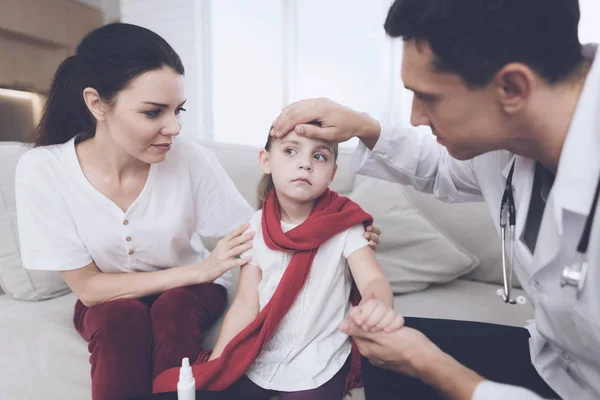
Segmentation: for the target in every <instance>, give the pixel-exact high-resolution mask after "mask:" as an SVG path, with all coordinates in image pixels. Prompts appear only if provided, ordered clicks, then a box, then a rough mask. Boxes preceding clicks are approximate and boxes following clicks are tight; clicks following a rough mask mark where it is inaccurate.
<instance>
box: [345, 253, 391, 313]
mask: <svg viewBox="0 0 600 400" xmlns="http://www.w3.org/2000/svg"><path fill="white" fill-rule="evenodd" d="M348 266H349V267H350V272H351V273H352V276H353V277H354V282H356V286H358V290H359V292H360V294H361V296H363V297H366V296H367V295H368V294H373V296H374V297H375V298H376V299H378V300H381V302H383V303H384V304H386V305H387V306H388V307H390V308H392V309H393V308H394V294H393V293H392V288H391V287H390V284H389V283H388V281H387V279H386V277H385V275H384V273H383V270H382V269H381V267H380V266H379V262H378V261H377V258H375V252H373V250H372V249H371V248H370V247H369V246H365V247H362V248H360V249H358V250H356V251H355V252H353V253H352V254H350V256H348Z"/></svg>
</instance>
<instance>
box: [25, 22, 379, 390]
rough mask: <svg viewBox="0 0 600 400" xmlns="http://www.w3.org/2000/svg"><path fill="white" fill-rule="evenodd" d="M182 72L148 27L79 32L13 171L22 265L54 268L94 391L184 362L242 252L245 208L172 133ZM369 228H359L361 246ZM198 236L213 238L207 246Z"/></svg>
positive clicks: (210, 165) (193, 146) (142, 385)
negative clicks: (84, 347)
mask: <svg viewBox="0 0 600 400" xmlns="http://www.w3.org/2000/svg"><path fill="white" fill-rule="evenodd" d="M183 75H184V68H183V65H182V63H181V59H180V58H179V56H178V55H177V53H176V52H175V51H174V50H173V48H172V47H171V46H170V45H169V44H168V43H167V42H166V41H165V40H164V39H163V38H161V37H160V36H159V35H157V34H155V33H154V32H152V31H149V30H148V29H145V28H142V27H139V26H135V25H129V24H123V23H115V24H110V25H106V26H103V27H101V28H99V29H97V30H95V31H93V32H91V33H89V34H88V35H87V36H86V37H85V38H84V39H83V41H82V42H81V43H80V44H79V45H78V46H77V50H76V53H75V55H73V56H71V57H69V58H67V59H66V60H65V61H64V62H63V63H62V64H61V66H60V67H59V69H58V71H57V72H56V75H55V77H54V81H53V83H52V86H51V89H50V94H49V97H48V101H47V104H46V107H45V110H44V113H43V116H42V119H41V121H40V124H39V126H38V128H37V139H36V146H35V148H34V149H32V150H31V151H29V152H27V153H26V154H25V155H23V157H22V158H21V160H20V161H19V164H18V167H17V173H16V191H17V215H18V224H19V236H20V242H21V253H22V259H23V265H24V266H25V268H28V269H38V270H58V271H61V274H62V276H63V278H64V280H65V281H66V283H67V284H68V285H69V287H70V288H71V289H72V290H73V292H74V293H75V294H76V295H77V297H78V299H79V300H78V301H77V303H76V305H75V316H74V323H75V328H76V329H77V331H78V332H79V333H80V334H81V336H82V337H83V338H84V339H85V340H86V341H88V342H89V351H90V353H91V355H90V362H91V364H92V371H91V375H92V397H93V398H94V400H104V399H107V400H108V399H110V400H118V399H124V398H129V397H133V396H139V395H144V394H148V393H150V392H151V389H152V380H153V378H154V377H155V376H156V375H158V374H159V373H160V372H162V371H164V370H166V369H169V368H172V367H175V366H178V365H180V364H181V360H182V358H184V357H188V358H189V359H190V360H192V361H194V360H195V359H196V358H197V356H198V354H199V353H200V351H201V350H202V348H201V345H202V342H203V339H204V336H203V333H202V332H203V331H204V330H205V329H206V328H207V327H209V326H210V325H211V324H212V323H214V321H215V320H216V319H217V318H218V317H219V316H220V314H221V313H222V312H223V310H224V308H225V306H226V301H227V289H229V288H230V286H231V279H230V276H229V275H230V273H229V270H230V269H232V268H236V267H240V266H242V265H244V264H246V263H247V262H248V261H249V258H243V257H242V258H240V257H239V256H240V255H241V254H242V253H243V252H244V251H246V250H248V249H249V248H250V247H251V245H252V238H253V236H254V234H253V233H252V232H248V233H244V232H245V231H246V230H247V229H248V227H249V225H247V224H246V222H247V221H248V219H249V218H250V216H251V215H252V213H253V210H252V208H251V207H250V206H249V205H248V203H247V202H246V201H245V200H244V199H243V198H242V196H241V195H240V193H239V192H238V191H237V189H236V188H235V186H234V184H233V182H232V181H231V179H230V178H229V177H228V176H227V174H226V173H225V171H224V170H223V168H222V167H221V165H220V164H219V162H218V161H217V159H216V157H215V156H214V154H213V153H212V152H211V151H210V150H208V149H206V148H205V147H203V146H201V145H199V144H197V143H196V142H194V141H191V140H186V139H185V138H177V140H175V139H176V137H177V136H178V135H179V132H180V130H181V124H180V120H179V116H180V114H181V112H183V111H185V109H184V108H183V107H184V103H185V96H184V90H183ZM373 229H374V230H373ZM378 233H379V230H378V228H372V230H371V232H367V233H366V234H365V236H366V237H367V239H369V240H371V245H372V246H376V244H375V243H377V242H378V239H379V238H378ZM201 238H214V239H220V240H219V242H218V243H217V245H216V247H215V248H214V249H213V251H212V252H210V253H209V252H208V251H207V249H206V248H205V247H204V245H203V243H202V240H201Z"/></svg>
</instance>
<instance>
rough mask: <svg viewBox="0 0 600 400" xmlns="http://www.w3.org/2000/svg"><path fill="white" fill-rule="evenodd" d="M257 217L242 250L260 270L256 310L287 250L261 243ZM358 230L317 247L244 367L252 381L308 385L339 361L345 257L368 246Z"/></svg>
mask: <svg viewBox="0 0 600 400" xmlns="http://www.w3.org/2000/svg"><path fill="white" fill-rule="evenodd" d="M261 220H262V211H257V212H256V213H255V214H254V215H253V216H252V218H251V220H250V225H251V228H250V229H251V230H253V231H255V232H256V236H255V238H254V243H253V247H252V249H251V250H250V251H249V252H248V253H250V254H251V255H252V262H254V263H256V264H258V266H259V267H260V269H261V271H262V279H261V282H260V284H259V286H258V296H259V302H260V309H261V310H262V309H263V308H264V307H265V305H267V303H268V302H269V300H270V299H271V297H272V296H273V293H275V289H277V286H278V285H279V282H280V280H281V277H282V276H283V273H284V272H285V270H286V268H287V266H288V264H289V262H290V261H291V259H292V256H293V253H285V252H282V251H276V250H271V249H269V248H268V247H267V246H266V245H265V241H264V239H263V235H262V229H261ZM281 226H282V229H283V231H284V232H287V231H288V230H290V229H293V228H294V227H295V226H296V225H292V224H287V223H285V222H282V223H281ZM364 232H365V229H364V227H363V225H356V226H354V227H352V228H350V229H348V230H346V231H344V232H342V233H339V234H337V235H336V236H334V237H332V238H331V239H329V240H328V241H327V242H325V243H324V244H323V245H322V246H321V247H320V248H319V250H318V251H317V254H316V255H315V259H314V261H313V265H312V268H311V271H310V275H309V276H308V278H307V281H306V283H305V285H304V287H303V288H302V290H301V292H300V293H299V294H298V297H297V298H296V301H295V302H294V304H293V305H292V307H291V308H290V310H289V312H288V313H287V315H286V316H285V318H284V319H283V321H281V323H280V325H279V327H278V328H277V330H276V331H275V333H274V334H273V336H272V337H271V339H270V340H269V342H268V343H267V344H266V345H265V347H264V348H263V350H262V351H261V353H260V354H259V355H258V357H257V358H256V360H255V361H254V363H253V364H252V366H251V367H250V369H249V370H248V371H247V372H246V375H247V376H248V378H249V379H250V380H252V381H253V382H254V383H256V384H257V385H259V386H260V387H262V388H265V389H272V390H278V391H288V392H289V391H298V390H309V389H314V388H316V387H319V386H321V385H323V384H324V383H326V382H328V381H329V380H330V379H331V378H333V376H334V375H335V374H336V373H337V372H338V371H339V370H340V369H341V368H342V367H343V366H344V363H345V362H346V360H347V358H348V356H349V354H350V350H351V343H350V339H349V338H348V336H347V335H346V334H344V333H342V332H340V331H339V330H338V328H337V327H338V324H339V323H340V322H341V321H342V320H343V319H344V317H345V316H346V315H347V313H348V312H349V310H350V307H351V305H350V303H349V297H350V289H351V287H352V275H351V273H350V269H349V268H348V265H347V262H346V258H347V257H348V256H350V255H351V254H352V253H353V252H355V251H356V250H358V249H360V248H362V247H365V246H368V242H367V240H366V239H365V238H364V237H363V234H364Z"/></svg>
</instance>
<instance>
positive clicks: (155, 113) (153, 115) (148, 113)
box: [144, 110, 161, 119]
mask: <svg viewBox="0 0 600 400" xmlns="http://www.w3.org/2000/svg"><path fill="white" fill-rule="evenodd" d="M160 111H161V110H152V111H144V114H145V115H146V117H148V118H150V119H152V118H156V117H158V116H159V115H160Z"/></svg>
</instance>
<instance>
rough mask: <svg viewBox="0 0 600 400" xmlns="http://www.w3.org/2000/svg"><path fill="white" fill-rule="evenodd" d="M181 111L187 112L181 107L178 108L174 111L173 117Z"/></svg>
mask: <svg viewBox="0 0 600 400" xmlns="http://www.w3.org/2000/svg"><path fill="white" fill-rule="evenodd" d="M182 111H187V110H186V109H185V108H183V107H179V108H178V109H177V110H175V115H179V114H180V113H181V112H182Z"/></svg>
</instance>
